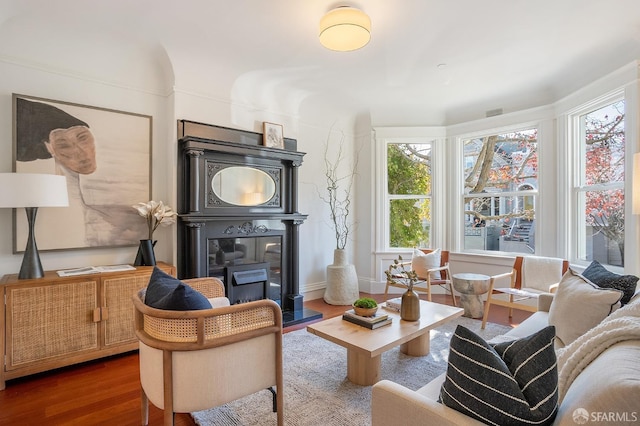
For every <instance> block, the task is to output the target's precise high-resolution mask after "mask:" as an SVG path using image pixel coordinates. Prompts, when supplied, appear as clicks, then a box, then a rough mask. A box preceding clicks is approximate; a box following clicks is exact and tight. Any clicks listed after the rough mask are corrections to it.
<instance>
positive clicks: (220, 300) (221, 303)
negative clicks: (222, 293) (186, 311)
mask: <svg viewBox="0 0 640 426" xmlns="http://www.w3.org/2000/svg"><path fill="white" fill-rule="evenodd" d="M209 303H211V307H212V308H224V307H225V306H230V305H231V303H230V302H229V299H227V298H226V297H212V298H211V299H209Z"/></svg>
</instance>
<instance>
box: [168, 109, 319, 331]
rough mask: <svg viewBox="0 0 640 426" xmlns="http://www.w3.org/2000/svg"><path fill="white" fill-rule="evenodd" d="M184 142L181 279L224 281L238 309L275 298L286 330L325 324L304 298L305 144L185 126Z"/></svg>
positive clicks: (180, 132) (181, 136)
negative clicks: (301, 182) (300, 190)
mask: <svg viewBox="0 0 640 426" xmlns="http://www.w3.org/2000/svg"><path fill="white" fill-rule="evenodd" d="M178 137H179V140H178V149H179V153H178V213H179V216H178V265H177V266H178V276H179V277H180V278H194V277H204V276H214V277H218V278H220V280H222V282H223V283H224V285H225V289H226V294H227V296H228V297H229V300H230V301H231V303H243V302H247V301H251V300H256V298H259V297H260V298H270V299H273V300H275V301H276V302H277V303H278V304H280V306H281V308H282V310H283V315H284V323H285V325H292V324H296V323H300V322H304V321H308V320H311V319H316V318H321V314H320V313H318V312H315V311H311V310H308V309H304V308H303V306H302V296H301V295H300V294H299V283H298V275H299V273H298V251H299V241H298V234H299V231H298V229H299V227H300V225H302V224H303V223H304V221H305V219H306V218H307V216H306V215H304V214H301V213H299V212H298V211H297V210H298V201H297V185H298V182H297V179H298V167H300V166H301V164H302V158H303V156H304V153H301V152H298V151H296V148H297V147H296V145H297V142H296V141H295V140H294V139H288V138H285V149H277V148H268V147H265V146H263V145H262V134H259V133H253V132H246V131H241V130H234V129H228V128H224V127H218V126H212V125H207V124H201V123H194V122H190V121H185V120H180V121H179V122H178Z"/></svg>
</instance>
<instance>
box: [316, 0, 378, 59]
mask: <svg viewBox="0 0 640 426" xmlns="http://www.w3.org/2000/svg"><path fill="white" fill-rule="evenodd" d="M370 39H371V19H369V16H367V14H366V13H364V12H363V11H361V10H359V9H356V8H354V7H348V6H341V7H338V8H335V9H333V10H331V11H329V12H327V14H326V15H324V16H323V17H322V19H321V20H320V43H321V44H322V45H323V46H324V47H326V48H327V49H331V50H337V51H340V52H348V51H350V50H356V49H360V48H361V47H364V46H365V45H366V44H367V43H369V40H370Z"/></svg>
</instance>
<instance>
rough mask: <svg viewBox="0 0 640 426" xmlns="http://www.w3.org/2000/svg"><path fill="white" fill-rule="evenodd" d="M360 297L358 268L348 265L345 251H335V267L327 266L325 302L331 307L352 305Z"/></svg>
mask: <svg viewBox="0 0 640 426" xmlns="http://www.w3.org/2000/svg"><path fill="white" fill-rule="evenodd" d="M359 297H360V292H359V290H358V275H357V274H356V267H355V266H354V265H351V264H348V263H347V253H346V252H345V251H344V250H343V249H335V250H334V251H333V265H329V266H327V288H326V289H325V291H324V301H325V302H327V303H328V304H330V305H351V304H352V303H353V302H355V301H356V300H357V299H358V298H359Z"/></svg>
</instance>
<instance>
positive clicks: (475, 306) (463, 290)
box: [452, 273, 491, 318]
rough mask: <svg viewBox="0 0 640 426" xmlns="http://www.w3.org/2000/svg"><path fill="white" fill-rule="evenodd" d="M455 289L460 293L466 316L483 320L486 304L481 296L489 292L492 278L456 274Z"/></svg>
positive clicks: (454, 279) (454, 278)
mask: <svg viewBox="0 0 640 426" xmlns="http://www.w3.org/2000/svg"><path fill="white" fill-rule="evenodd" d="M452 278H453V288H455V289H456V291H458V292H459V293H460V304H461V305H462V307H463V308H464V316H465V317H470V318H482V316H483V314H484V302H483V301H482V299H481V298H480V295H482V294H485V293H486V292H487V291H489V281H490V280H491V277H490V276H488V275H482V274H471V273H462V274H454V275H453V276H452Z"/></svg>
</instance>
